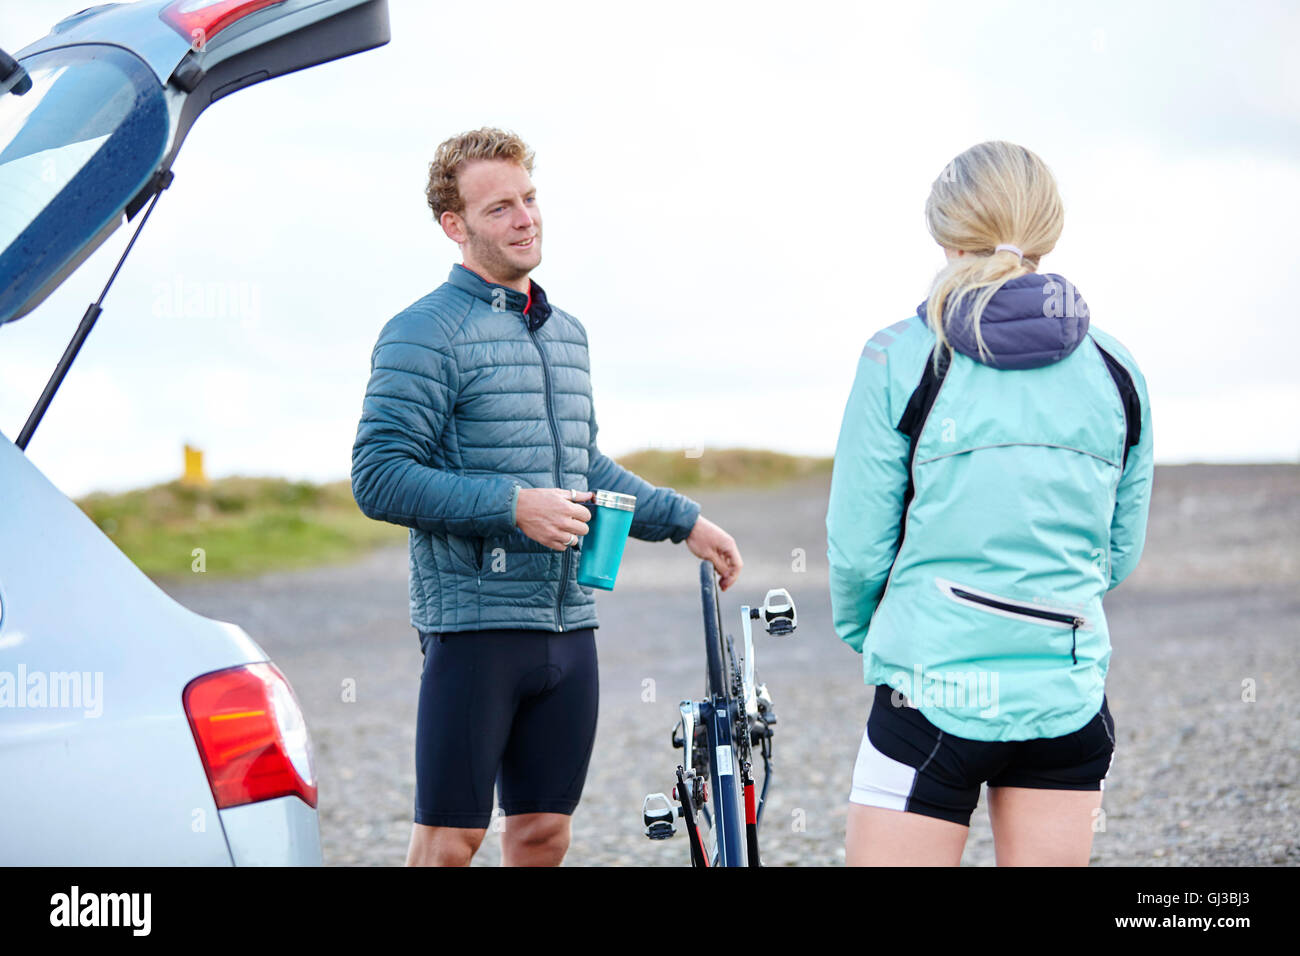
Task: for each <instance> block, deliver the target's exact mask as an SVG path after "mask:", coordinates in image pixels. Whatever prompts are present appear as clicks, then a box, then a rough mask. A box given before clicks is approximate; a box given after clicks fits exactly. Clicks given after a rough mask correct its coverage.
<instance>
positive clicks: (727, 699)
mask: <svg viewBox="0 0 1300 956" xmlns="http://www.w3.org/2000/svg"><path fill="white" fill-rule="evenodd" d="M700 571H701V594H702V597H703V599H704V610H705V638H706V644H707V642H710V641H716V650H715V649H714V648H708V650H709V656H710V661H711V663H710V666H709V673H710V675H714V674H717V673H718V667H717V663H718V661H719V660H721V663H722V667H723V671H724V672H723V674H722V675H721V678H720V679H719V678H717V677H714V676H710V677H709V680H708V681H707V683H708V684H710V685H712V684H715V683H719V684H721V685H722V686H721V687H711V689H710V692H709V695H708V697H707V698H706V699H704V700H700V701H691V700H683V701H682V702H681V703H680V704H679V707H678V711H679V716H680V727H681V730H682V738H681V741H680V743H679V742H678V739H677V736H676V731H675V730H674V734H673V745H674V746H681V747H682V748H683V752H684V760H683V764H682V765H681V766H679V767H678V768H677V786H676V788H675V790H674V796H675V797H676V799H677V801H678V802H679V803H680V807H677V808H674V806H673V803H672V801H670V800H669V799H668V797H667V796H666V795H665V794H662V793H658V794H647V796H646V798H645V800H644V801H643V803H642V817H643V819H644V821H645V824H646V836H648V837H650V838H651V839H665V838H667V837H670V836H672V834H673V833H675V832H676V828H675V827H674V826H673V823H672V821H673V820H674V819H675V818H676V817H678V816H680V817H682V818H683V819H684V821H685V823H686V827H687V839H688V840H689V842H690V844H691V863H692V865H693V866H704V867H708V866H759V865H760V861H759V849H758V828H759V824H760V823H761V821H762V813H763V806H764V804H765V803H766V800H767V789H768V784H769V783H771V777H772V763H771V759H770V758H771V737H772V731H771V725H772V724H774V723H776V714H775V712H774V710H773V709H772V699H771V697H769V696H768V694H767V688H766V687H765V686H764V685H761V684H757V683H756V682H755V681H756V678H755V660H754V657H755V655H754V641H753V633H752V629H751V625H750V621H751V620H754V619H761V620H763V621H764V622H765V624H766V626H767V629H768V631H769V632H770V633H772V634H789V633H792V632H793V631H794V629H795V612H794V603H793V601H792V600H791V599H790V596H789V594H788V592H785V591H784V590H781V589H777V590H772V591H769V592H768V593H767V597H766V598H765V599H764V604H763V607H762V608H761V609H755V608H751V607H750V606H749V605H743V606H742V607H741V609H740V614H741V630H742V634H743V637H744V644H743V648H744V651H743V654H744V656H743V658H742V659H741V660H740V661H739V662H737V661H736V659H735V652H734V649H733V648H732V646H731V638H730V636H724V635H723V634H722V630H721V626H720V614H719V613H718V612H719V605H718V602H717V583H716V578H715V577H714V576H713V569H712V567H711V565H709V563H708V562H702V563H701V569H700ZM774 596H775V600H774ZM782 596H784V601H782V600H780V598H781V597H782ZM711 606H712V607H711ZM711 609H712V612H713V614H714V615H715V617H714V618H713V622H714V623H716V624H717V625H718V626H717V628H716V631H717V633H716V634H714V633H713V631H714V628H713V627H712V626H711V624H710V610H711ZM739 733H743V734H744V737H743V738H738V737H737V734H739ZM697 734H699V735H700V736H702V738H703V740H702V741H701V742H700V743H701V746H700V747H697V745H696V744H697V742H696V736H697ZM756 742H757V743H761V755H762V758H763V768H764V774H763V790H762V794H761V795H760V796H759V798H758V799H757V800H755V798H754V778H753V768H752V756H753V754H752V750H751V747H752V745H753V744H754V743H756ZM701 749H703V751H704V752H703V753H699V750H701ZM699 758H703V759H702V760H700V759H699ZM697 761H698V762H697ZM705 766H707V768H708V781H707V782H708V787H709V790H711V791H712V794H713V799H712V800H708V792H709V791H708V790H705V789H704V788H703V783H704V781H702V780H701V779H700V777H701V773H702V771H703V769H704V767H705ZM652 800H658V801H661V802H662V803H663V805H664V808H663V809H662V810H658V809H657V810H655V812H653V813H652V812H651V811H650V804H651V801H652ZM706 803H709V804H711V805H712V807H713V812H712V813H710V811H709V807H708V806H706ZM700 816H703V817H704V818H705V819H706V820H708V821H709V830H710V834H711V837H712V841H713V847H712V852H710V851H709V849H707V848H706V847H705V846H704V841H703V838H702V837H701V835H700V829H699V826H698V818H699V817H700Z"/></svg>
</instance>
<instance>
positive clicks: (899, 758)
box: [849, 684, 1115, 826]
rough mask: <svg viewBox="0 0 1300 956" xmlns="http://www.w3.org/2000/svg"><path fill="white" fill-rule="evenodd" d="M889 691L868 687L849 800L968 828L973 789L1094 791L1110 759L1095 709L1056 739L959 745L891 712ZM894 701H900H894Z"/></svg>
mask: <svg viewBox="0 0 1300 956" xmlns="http://www.w3.org/2000/svg"><path fill="white" fill-rule="evenodd" d="M893 694H894V691H893V689H892V688H890V687H889V686H887V685H885V684H881V685H879V686H877V687H876V696H875V700H874V702H873V703H872V707H871V716H870V717H869V718H868V719H867V729H866V731H865V732H864V733H863V735H862V746H861V747H860V748H859V750H858V761H857V764H856V765H855V766H854V768H853V789H852V791H851V792H850V794H849V800H850V801H851V802H853V803H860V804H864V805H866V806H870V807H885V808H887V809H891V810H905V811H908V812H911V813H920V814H924V815H925V816H929V817H938V818H939V819H940V820H949V821H951V822H953V823H960V824H962V825H963V826H970V817H971V813H973V812H974V810H975V806H976V804H978V803H979V796H980V784H981V783H985V782H987V783H988V785H989V786H990V787H1028V788H1032V789H1038V790H1102V789H1104V786H1103V783H1102V781H1104V780H1105V779H1106V774H1107V773H1109V772H1110V764H1111V760H1112V759H1113V757H1114V755H1115V722H1114V720H1112V719H1111V716H1110V709H1109V707H1108V706H1107V704H1106V698H1105V696H1104V695H1103V696H1102V699H1101V710H1100V711H1098V712H1097V716H1095V717H1093V718H1092V720H1090V721H1089V722H1088V723H1087V724H1085V725H1084V726H1083V727H1082V728H1080V729H1079V730H1076V731H1075V732H1074V733H1072V734H1066V735H1065V736H1063V737H1044V738H1040V739H1037V740H1013V741H985V740H967V739H966V738H965V737H954V736H953V735H952V734H947V733H944V732H943V731H942V730H940V729H939V728H938V727H936V726H935V725H934V724H932V723H930V721H928V720H926V719H925V717H924V716H923V715H922V714H921V712H920V711H919V710H917V709H916V708H914V707H911V706H910V705H907V701H906V698H902V700H903V702H904V706H895V705H894V703H893V700H892V699H891V698H892V695H893ZM900 696H901V695H900Z"/></svg>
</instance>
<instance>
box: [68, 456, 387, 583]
mask: <svg viewBox="0 0 1300 956" xmlns="http://www.w3.org/2000/svg"><path fill="white" fill-rule="evenodd" d="M77 505H78V506H79V507H80V508H81V510H82V511H84V512H85V513H86V514H87V515H88V516H89V517H90V519H91V520H92V521H94V522H95V524H96V525H98V526H99V528H100V530H102V531H103V532H104V533H105V534H107V535H108V537H109V538H111V539H112V540H113V542H114V543H115V544H116V545H117V546H118V547H119V548H121V549H122V551H123V552H124V553H125V554H126V555H127V556H128V557H129V558H130V559H131V560H132V561H134V562H135V563H136V564H137V565H138V566H139V567H140V569H141V570H142V571H144V572H145V574H147V575H149V576H150V577H153V578H169V577H180V576H185V575H191V574H193V572H194V568H195V562H196V561H197V560H198V558H197V556H195V555H194V550H195V549H196V548H201V549H203V561H204V565H205V572H204V573H205V574H208V575H213V576H217V577H224V576H242V575H249V574H257V573H260V572H263V571H270V570H280V569H286V568H301V567H310V566H312V565H316V564H329V563H332V562H337V561H345V560H348V559H349V558H352V557H354V556H356V555H357V554H360V553H362V552H364V551H366V550H368V549H370V548H373V547H376V546H378V545H384V544H400V543H402V542H403V541H405V540H406V536H407V530H406V529H405V528H402V527H398V526H397V525H392V524H387V523H385V522H381V521H372V520H370V519H369V518H367V517H366V516H365V515H363V514H362V513H361V509H359V508H358V507H357V505H356V502H355V501H354V500H353V498H352V489H351V485H350V484H349V482H347V481H337V482H332V483H330V484H326V485H316V484H312V483H310V482H303V481H287V480H285V479H281V478H244V477H232V478H221V479H218V480H216V481H213V482H212V484H211V486H210V487H208V488H193V487H187V486H185V485H182V484H180V482H177V481H172V482H168V483H167V484H163V485H154V486H153V487H150V488H140V489H137V490H134V491H128V492H125V493H122V494H104V493H102V492H97V493H95V494H91V495H87V496H86V497H84V498H82V499H80V500H79V501H78V502H77Z"/></svg>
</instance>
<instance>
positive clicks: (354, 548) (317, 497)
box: [77, 448, 831, 578]
mask: <svg viewBox="0 0 1300 956" xmlns="http://www.w3.org/2000/svg"><path fill="white" fill-rule="evenodd" d="M619 462H620V464H622V465H623V466H624V467H625V468H628V469H630V470H632V471H634V472H636V473H637V474H639V475H641V476H642V477H644V478H645V479H646V480H647V481H650V482H652V483H654V484H656V485H668V486H671V487H673V488H677V489H681V490H689V489H692V488H701V487H710V488H718V487H746V486H760V485H773V484H778V483H780V482H783V481H788V480H790V479H793V478H801V477H807V476H811V475H816V474H829V473H830V468H831V459H829V458H802V457H795V456H790V455H782V454H779V453H776V452H769V451H759V450H752V449H739V448H729V449H705V450H704V451H703V453H702V454H701V455H699V456H698V457H694V458H688V457H687V456H686V453H685V452H684V451H676V452H672V451H664V450H658V449H652V450H647V451H639V452H635V453H633V454H630V455H627V456H625V457H623V458H620V459H619ZM77 505H78V506H79V507H80V508H81V510H82V511H84V512H85V513H86V514H87V515H88V516H89V517H90V519H91V520H92V521H94V522H95V524H96V525H98V526H99V528H100V529H101V530H102V531H103V532H104V533H105V534H107V535H108V537H109V538H111V539H112V540H113V542H114V543H115V544H116V545H117V546H118V547H119V548H121V549H122V551H123V552H125V553H126V555H127V556H128V557H130V558H131V560H132V561H134V562H135V563H136V564H137V565H138V566H139V567H140V569H141V570H142V571H144V572H145V573H146V574H148V575H149V576H150V577H153V578H166V577H178V576H182V575H190V574H192V573H193V570H194V563H195V561H196V560H197V557H196V556H195V554H194V551H195V549H196V548H201V549H202V551H203V555H202V560H203V562H204V565H205V573H206V574H210V575H216V576H229V575H249V574H258V573H261V572H264V571H271V570H279V569H287V568H301V567H308V566H312V565H316V564H327V563H332V562H338V561H346V560H349V559H351V558H353V557H356V556H357V555H359V554H361V553H363V552H364V551H366V550H368V549H370V548H374V547H378V546H382V545H397V544H401V543H403V542H405V541H406V538H407V529H406V528H404V527H400V526H398V525H392V524H387V523H385V522H382V521H372V520H371V519H369V518H367V517H366V516H365V515H363V514H362V513H361V510H360V509H359V508H358V507H357V505H356V502H355V501H354V500H353V498H352V487H351V484H350V483H349V482H348V481H336V482H331V483H329V484H323V485H317V484H312V483H310V482H303V481H288V480H286V479H283V478H247V477H230V478H218V479H216V480H214V481H213V482H212V483H211V485H210V486H209V487H207V488H195V487H190V486H185V485H182V484H181V483H180V482H179V481H170V482H167V483H166V484H161V485H154V486H152V487H149V488H139V489H136V490H133V491H127V492H122V493H119V494H107V493H103V492H96V493H94V494H90V495H87V496H85V497H84V498H81V499H79V500H78V501H77Z"/></svg>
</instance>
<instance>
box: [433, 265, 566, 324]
mask: <svg viewBox="0 0 1300 956" xmlns="http://www.w3.org/2000/svg"><path fill="white" fill-rule="evenodd" d="M447 281H448V282H450V283H451V284H452V285H454V286H455V287H456V288H458V289H464V290H465V291H466V292H468V293H469V294H470V295H472V296H474V297H475V298H479V299H482V300H483V301H484V302H486V303H488V304H489V305H492V306H494V307H495V308H496V309H498V310H501V308H502V306H504V307H505V311H508V312H518V313H520V314H521V315H523V317H524V321H526V322H527V323H528V329H529V331H532V332H536V331H537V330H538V329H540V328H541V327H542V324H543V323H545V322H546V320H547V319H549V318H550V317H551V305H550V303H549V302H547V301H546V292H545V290H543V289H542V287H541V286H539V285H538V284H537V283H536V282H534V281H533V280H532V279H529V280H528V286H529V292H528V294H527V295H525V294H524V293H522V292H520V291H519V290H518V289H512V288H510V287H509V286H504V285H500V284H498V283H496V282H488V281H487V280H486V279H484V278H483V277H482V276H481V275H479V274H478V273H477V272H475V271H474V270H473V269H467V268H465V267H464V266H463V265H461V264H460V263H459V262H458V263H456V265H454V266H452V267H451V275H449V276H448V277H447Z"/></svg>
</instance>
